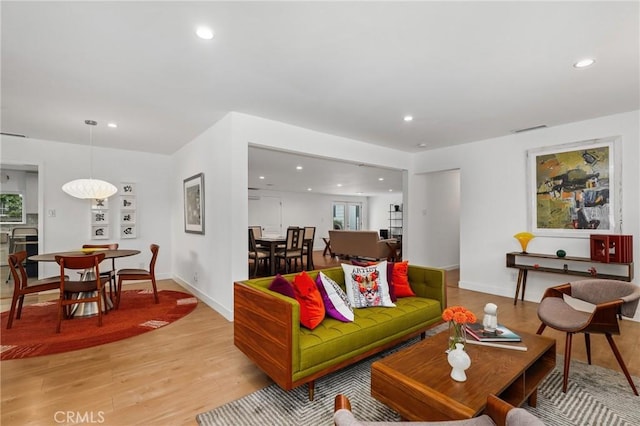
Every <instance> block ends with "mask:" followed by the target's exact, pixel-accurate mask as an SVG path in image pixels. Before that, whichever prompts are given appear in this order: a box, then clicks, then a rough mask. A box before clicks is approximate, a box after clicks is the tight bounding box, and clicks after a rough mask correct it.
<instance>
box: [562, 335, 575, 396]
mask: <svg viewBox="0 0 640 426" xmlns="http://www.w3.org/2000/svg"><path fill="white" fill-rule="evenodd" d="M572 339H573V333H567V339H566V341H565V345H564V373H563V375H562V392H564V393H567V383H568V382H569V366H571V341H572Z"/></svg>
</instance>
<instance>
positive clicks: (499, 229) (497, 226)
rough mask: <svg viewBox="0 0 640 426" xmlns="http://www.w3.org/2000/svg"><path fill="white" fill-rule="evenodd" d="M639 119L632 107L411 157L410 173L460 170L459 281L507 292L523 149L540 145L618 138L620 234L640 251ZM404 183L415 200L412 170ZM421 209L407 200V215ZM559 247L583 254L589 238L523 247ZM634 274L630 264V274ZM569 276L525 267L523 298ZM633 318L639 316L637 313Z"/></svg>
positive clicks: (535, 297) (420, 248)
mask: <svg viewBox="0 0 640 426" xmlns="http://www.w3.org/2000/svg"><path fill="white" fill-rule="evenodd" d="M639 122H640V120H639V112H638V111H633V112H629V113H624V114H616V115H612V116H607V117H601V118H597V119H593V120H586V121H581V122H576V123H571V124H568V125H563V126H557V127H551V128H547V129H543V130H538V131H533V132H528V133H522V134H518V135H509V136H505V137H501V138H495V139H489V140H484V141H480V142H475V143H470V144H465V145H461V146H455V147H450V148H444V149H439V150H434V151H428V152H425V153H422V154H419V155H417V156H416V158H415V171H416V172H418V173H427V172H433V171H438V170H450V169H460V235H461V238H460V287H462V288H467V289H471V290H476V291H481V292H485V293H491V294H497V295H503V296H508V297H513V295H514V293H515V285H516V283H515V272H514V271H515V270H514V269H508V268H506V267H505V254H506V253H507V252H511V251H519V250H520V246H519V244H518V243H517V241H516V240H515V239H514V238H513V235H514V234H515V233H517V232H519V231H523V230H526V229H527V190H526V189H527V186H526V185H527V183H526V175H527V173H526V170H527V163H526V158H527V150H529V149H533V148H538V147H544V146H553V145H558V144H564V143H571V142H579V141H584V140H590V139H595V138H605V137H609V136H616V135H619V136H621V139H622V150H623V166H622V208H623V220H624V223H623V233H624V234H632V235H633V236H634V252H635V253H636V258H637V257H638V253H640V250H639V249H638V247H639V243H640V191H638V188H639V187H640V174H639V169H638V163H639V162H640V149H639V138H640V133H639ZM411 182H412V185H411V187H410V197H411V199H412V200H414V202H415V200H419V197H420V194H421V193H422V192H423V191H427V188H426V184H425V183H424V182H420V176H415V175H414V176H412V178H411ZM430 197H431V196H430V195H428V198H430ZM421 208H422V207H421V206H416V205H412V208H411V211H410V214H411V215H412V217H419V216H420V214H421V213H420V212H421ZM412 224H415V221H413V222H412ZM423 226H424V224H423ZM416 230H418V231H419V232H423V229H421V228H420V226H416V228H413V229H412V232H414V231H416ZM560 248H562V249H564V250H566V251H567V253H568V254H569V255H574V256H584V257H589V240H588V238H587V239H584V238H558V237H537V238H535V239H534V240H533V241H532V242H531V243H530V245H529V250H530V251H531V252H538V253H555V252H556V250H558V249H560ZM411 249H412V250H415V251H416V252H419V253H424V252H426V251H427V248H426V243H425V242H424V240H420V239H415V238H414V239H412V247H411ZM639 272H640V270H639V266H638V262H636V265H635V276H636V277H637V276H638V273H639ZM572 278H576V277H571V278H569V279H567V277H566V276H564V275H556V274H543V273H535V272H533V273H530V274H529V277H528V281H527V293H526V297H525V298H526V299H527V300H532V301H539V300H540V298H541V296H542V293H543V291H544V289H545V288H546V287H549V286H550V285H554V284H558V283H562V282H566V281H569V280H571V279H572ZM636 319H640V312H638V313H637V314H636Z"/></svg>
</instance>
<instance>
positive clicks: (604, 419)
mask: <svg viewBox="0 0 640 426" xmlns="http://www.w3.org/2000/svg"><path fill="white" fill-rule="evenodd" d="M387 354H388V353H387ZM377 358H378V357H376V358H375V359H377ZM375 359H370V360H367V361H362V362H360V363H358V364H355V365H353V366H351V367H349V368H346V369H344V370H342V371H339V372H336V373H334V374H331V375H329V376H326V377H324V378H322V379H320V380H318V381H317V382H316V387H315V389H316V391H315V398H314V400H313V401H309V398H308V394H307V387H306V386H301V387H298V388H296V389H293V390H291V391H289V392H285V391H283V390H282V389H280V388H279V387H278V386H277V385H275V384H273V385H270V386H268V387H266V388H264V389H262V390H259V391H257V392H254V393H252V394H250V395H248V396H246V397H244V398H241V399H238V400H236V401H233V402H230V403H228V404H225V405H223V406H220V407H218V408H215V409H213V410H211V411H208V412H206V413H202V414H198V415H197V416H196V420H197V421H198V424H199V425H201V426H214V425H234V426H245V425H246V426H254V425H276V424H277V425H305V426H312V425H313V426H316V425H327V426H329V425H332V424H333V421H332V418H333V404H334V398H335V396H336V395H337V394H340V393H341V394H344V395H346V396H348V397H349V399H350V400H351V404H352V409H353V412H354V414H355V415H356V416H357V418H358V419H360V420H361V421H400V417H399V416H398V415H397V414H396V413H395V412H394V411H392V410H390V409H389V408H387V407H386V406H385V405H384V404H382V403H380V402H378V401H377V400H375V399H374V398H372V397H371V393H370V389H371V381H370V378H371V374H370V366H371V362H372V361H374V360H375ZM471 368H473V366H472V367H471ZM634 380H635V383H636V384H638V383H640V380H639V379H638V378H637V377H636V378H634ZM561 389H562V357H558V360H557V364H556V368H555V369H554V370H553V371H552V372H551V374H549V376H548V377H547V378H546V379H545V380H544V381H543V383H542V384H541V386H540V388H539V390H538V406H537V407H536V408H532V407H529V406H528V405H527V404H526V403H525V404H524V405H523V408H525V409H527V410H528V411H530V412H532V413H533V414H535V415H536V416H538V417H539V418H541V419H542V420H543V421H544V423H545V424H547V425H558V426H564V425H572V426H591V425H593V426H596V425H597V426H604V425H607V426H634V425H635V426H638V425H640V397H637V396H634V395H633V393H632V391H631V387H630V386H629V384H628V383H627V380H626V378H625V377H624V375H623V374H622V373H621V372H617V371H613V370H609V369H606V368H602V367H598V366H595V365H587V364H585V363H582V362H577V361H572V362H571V375H570V377H569V386H568V389H567V393H566V394H564V393H562V390H561Z"/></svg>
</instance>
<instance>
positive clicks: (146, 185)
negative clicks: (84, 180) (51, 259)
mask: <svg viewBox="0 0 640 426" xmlns="http://www.w3.org/2000/svg"><path fill="white" fill-rule="evenodd" d="M0 144H1V148H2V151H1V152H2V162H3V163H4V162H7V163H18V164H20V163H21V164H34V165H38V166H39V173H38V176H39V183H40V184H39V199H41V200H42V206H41V207H42V210H41V211H40V212H39V215H40V224H39V227H40V238H39V240H40V245H39V251H40V253H45V252H56V251H65V250H71V249H75V248H79V247H81V246H82V244H84V243H88V242H90V241H91V240H90V209H89V206H90V204H89V200H80V199H77V198H73V197H71V196H69V195H67V194H65V193H64V192H62V189H61V187H62V185H63V184H64V183H66V182H68V181H70V180H72V179H77V178H81V177H89V176H88V175H89V172H90V171H89V165H88V159H89V148H88V147H87V146H82V145H76V144H68V143H62V142H53V141H45V140H38V139H24V138H15V137H11V136H2V137H1V139H0ZM93 149H94V158H97V159H99V161H94V171H93V176H94V177H95V178H101V179H104V180H107V181H110V182H111V183H113V184H115V185H116V186H117V185H118V184H119V183H120V182H135V183H136V184H137V188H136V189H137V191H138V195H137V197H138V198H137V202H138V209H137V222H138V230H137V232H138V238H136V239H124V240H121V239H120V238H119V233H118V232H117V229H116V228H117V227H116V225H117V223H118V215H117V213H118V210H117V209H115V208H111V209H110V217H109V218H110V221H111V223H112V224H113V226H112V230H111V238H110V239H109V240H95V241H99V242H103V241H104V242H117V243H119V244H120V246H121V247H122V248H128V249H138V250H141V251H142V253H141V254H140V255H137V256H132V257H128V258H121V259H118V260H117V261H116V267H118V268H126V267H136V268H137V267H140V266H141V265H142V266H144V267H148V266H149V260H150V258H151V252H150V250H149V246H150V245H151V244H152V243H157V244H158V245H160V252H159V255H158V262H157V265H156V275H157V276H158V277H159V278H170V277H171V262H170V259H171V258H172V249H171V246H172V244H171V238H170V233H169V229H168V226H167V224H168V223H170V220H171V216H170V212H171V210H170V208H169V207H168V206H170V201H169V195H170V194H169V192H168V191H167V188H168V187H169V182H170V170H171V165H170V157H169V156H166V155H159V154H148V153H140V152H134V151H122V150H114V149H106V148H99V147H95V146H94V148H93ZM117 196H118V195H116V196H115V197H117ZM49 210H55V212H56V215H55V217H50V216H48V215H45V214H43V212H48V211H49ZM59 272H60V271H59V269H58V268H57V267H55V266H54V265H53V264H43V265H41V266H40V267H39V273H40V276H43V275H55V274H58V273H59Z"/></svg>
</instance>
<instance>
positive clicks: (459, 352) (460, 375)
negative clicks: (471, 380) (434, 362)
mask: <svg viewBox="0 0 640 426" xmlns="http://www.w3.org/2000/svg"><path fill="white" fill-rule="evenodd" d="M447 361H448V362H449V365H450V366H451V367H452V370H451V378H452V379H453V380H455V381H457V382H464V381H466V380H467V375H466V374H465V372H464V370H466V369H468V368H469V367H470V366H471V358H469V355H467V353H466V352H465V351H464V345H463V344H462V343H456V348H455V349H454V350H452V351H450V352H449V354H448V355H447Z"/></svg>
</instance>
